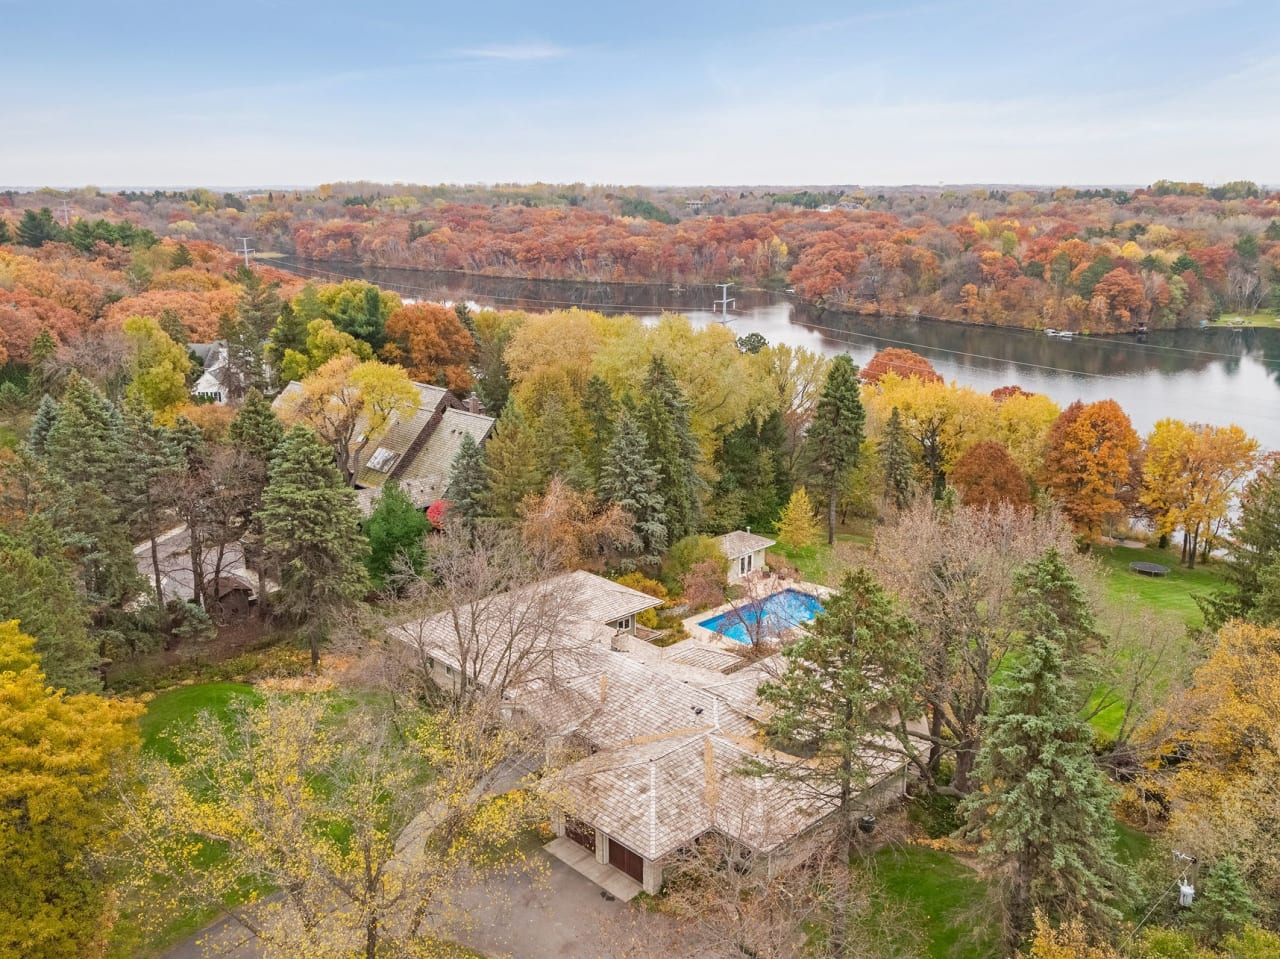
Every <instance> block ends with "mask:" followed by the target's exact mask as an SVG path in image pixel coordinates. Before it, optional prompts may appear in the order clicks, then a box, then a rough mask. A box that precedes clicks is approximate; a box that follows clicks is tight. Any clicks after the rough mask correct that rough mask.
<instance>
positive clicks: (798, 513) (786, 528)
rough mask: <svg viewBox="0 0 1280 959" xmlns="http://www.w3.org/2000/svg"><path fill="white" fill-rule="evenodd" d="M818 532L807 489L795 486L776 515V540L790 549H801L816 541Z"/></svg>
mask: <svg viewBox="0 0 1280 959" xmlns="http://www.w3.org/2000/svg"><path fill="white" fill-rule="evenodd" d="M818 533H819V529H818V521H817V519H816V518H815V517H814V515H813V501H812V500H811V499H810V498H809V491H808V490H806V489H805V488H804V487H803V486H797V487H796V488H795V491H794V492H793V493H792V494H791V499H789V500H787V505H786V506H785V507H783V510H782V515H781V516H779V517H778V542H779V543H781V544H782V545H783V546H786V547H788V548H790V549H803V548H804V547H806V546H812V545H814V544H815V543H816V542H818Z"/></svg>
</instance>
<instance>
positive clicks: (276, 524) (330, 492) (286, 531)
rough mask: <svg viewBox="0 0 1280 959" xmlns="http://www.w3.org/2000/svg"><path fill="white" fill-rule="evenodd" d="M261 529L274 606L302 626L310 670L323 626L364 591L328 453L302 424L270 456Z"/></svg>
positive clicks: (355, 540) (348, 515) (363, 545)
mask: <svg viewBox="0 0 1280 959" xmlns="http://www.w3.org/2000/svg"><path fill="white" fill-rule="evenodd" d="M262 529H263V539H264V546H265V549H266V556H267V559H268V560H269V561H270V562H271V564H272V565H273V567H274V568H275V569H276V570H277V571H278V572H279V582H280V591H279V592H278V593H277V595H276V597H275V600H274V602H275V604H276V605H277V606H278V607H279V608H280V609H282V610H283V611H284V612H286V613H288V614H291V615H292V616H294V617H295V618H297V619H298V620H299V621H301V622H302V623H303V624H304V626H305V628H306V632H307V636H308V640H309V642H310V645H311V664H312V666H316V665H318V664H319V662H320V639H321V635H322V633H323V632H324V631H325V628H326V626H327V624H328V623H329V621H330V620H331V619H332V617H333V616H334V614H335V613H336V612H337V611H338V610H340V609H341V608H342V607H344V606H347V605H349V604H351V603H353V602H355V601H357V600H358V599H359V598H360V597H361V596H362V595H364V593H365V591H366V589H367V588H368V585H369V581H368V577H367V575H366V573H365V568H364V558H365V556H366V554H367V552H368V543H367V542H366V541H365V538H364V536H363V535H362V534H361V533H360V513H359V510H358V509H357V508H356V503H355V495H354V493H352V491H351V490H350V488H348V486H347V485H346V483H344V482H343V480H342V476H341V475H339V473H338V470H337V468H336V467H335V466H334V465H333V453H332V451H331V450H330V449H329V447H328V446H326V445H325V444H324V443H323V442H322V441H321V440H320V439H319V438H318V437H317V436H316V435H315V434H314V433H312V432H311V431H310V430H308V429H306V428H305V427H302V426H295V427H294V428H293V429H292V430H290V431H289V432H288V434H287V435H286V436H285V438H284V442H282V443H281V444H280V448H279V449H278V450H277V452H276V456H275V460H274V461H273V462H272V464H271V479H270V482H269V483H268V484H267V489H266V492H265V493H264V494H263V497H262Z"/></svg>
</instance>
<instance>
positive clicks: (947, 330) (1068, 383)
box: [272, 259, 1280, 450]
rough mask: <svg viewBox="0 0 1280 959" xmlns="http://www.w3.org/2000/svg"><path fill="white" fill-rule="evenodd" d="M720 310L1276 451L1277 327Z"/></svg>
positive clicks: (586, 290) (415, 282) (602, 301)
mask: <svg viewBox="0 0 1280 959" xmlns="http://www.w3.org/2000/svg"><path fill="white" fill-rule="evenodd" d="M272 265H278V266H280V267H283V268H285V269H289V270H291V271H294V272H298V273H301V274H303V275H307V276H314V277H316V278H317V279H319V280H333V279H339V278H342V277H348V278H359V279H365V280H369V281H370V282H373V283H377V284H378V285H379V286H382V287H384V288H386V289H389V290H395V291H397V292H399V293H401V294H402V295H406V296H412V297H416V298H419V299H427V300H440V301H445V302H457V301H459V300H466V301H469V302H472V303H476V304H478V305H480V306H488V307H497V308H502V309H522V310H553V309H559V308H564V307H571V306H580V307H582V308H583V309H590V310H598V311H600V312H603V313H634V314H636V315H643V316H652V315H657V314H659V313H662V312H675V313H683V314H684V315H686V316H688V317H689V319H690V320H692V321H693V322H694V323H699V324H705V323H716V322H724V321H725V318H726V315H725V314H722V313H719V312H712V303H713V302H714V301H715V300H716V299H717V297H718V296H719V291H718V290H717V289H716V288H714V287H709V286H694V287H688V288H684V289H680V290H675V289H669V288H667V287H665V286H655V285H644V284H629V283H587V282H574V281H565V280H522V279H508V278H503V277H491V276H474V275H463V274H456V273H429V272H423V271H418V270H396V269H375V268H367V267H358V266H352V265H349V264H329V263H306V262H301V263H299V262H297V261H293V260H290V259H282V260H274V261H272ZM730 294H731V296H733V297H735V298H736V302H735V303H734V305H733V307H732V308H731V309H730V310H729V312H728V314H727V322H728V324H729V326H730V328H731V329H732V330H733V331H734V332H735V333H737V334H738V335H739V336H742V335H745V334H747V333H760V334H762V335H763V336H764V337H765V338H766V339H768V340H769V341H770V342H773V343H790V344H793V345H795V346H804V347H807V348H808V349H811V350H816V351H820V352H822V353H826V354H828V355H835V354H837V353H845V352H847V353H849V354H850V356H852V357H853V360H854V362H856V363H858V364H863V363H866V362H867V361H868V360H869V359H870V358H871V356H872V355H873V354H874V353H875V352H876V351H877V350H879V349H882V348H884V347H886V346H901V347H905V348H907V349H911V350H914V351H915V352H917V353H919V354H921V355H922V356H925V357H927V358H928V360H929V362H931V363H932V364H933V366H934V368H935V369H937V371H938V372H939V373H940V374H942V376H943V377H945V378H946V379H948V380H954V381H955V382H957V383H961V384H963V385H966V386H971V387H974V388H975V389H979V390H984V391H989V390H993V389H995V388H996V387H998V386H1004V385H1007V384H1015V383H1016V384H1017V385H1018V386H1021V387H1022V388H1023V389H1025V390H1029V391H1031V392H1036V393H1044V394H1046V395H1048V396H1050V397H1052V398H1053V399H1054V400H1055V401H1057V402H1058V403H1060V404H1062V405H1064V406H1065V405H1066V404H1068V403H1070V402H1072V401H1074V400H1078V399H1079V400H1084V401H1085V402H1091V401H1093V400H1100V399H1107V398H1110V399H1114V400H1116V401H1118V402H1119V403H1120V405H1121V406H1123V407H1124V409H1125V411H1126V412H1128V414H1129V416H1130V418H1131V419H1132V420H1133V425H1134V427H1135V428H1136V429H1137V430H1138V431H1139V432H1140V433H1144V434H1145V433H1146V432H1147V431H1149V430H1150V429H1151V427H1152V426H1153V425H1154V424H1155V422H1156V420H1159V419H1161V418H1163V417H1166V416H1171V417H1175V418H1177V419H1181V420H1186V421H1188V422H1199V423H1211V424H1215V425H1226V424H1228V423H1236V424H1239V425H1240V426H1242V427H1243V428H1244V429H1245V430H1247V431H1248V432H1249V433H1250V434H1251V435H1252V436H1255V437H1257V439H1258V440H1259V442H1260V443H1261V444H1262V446H1263V447H1264V448H1265V449H1271V450H1280V329H1274V330H1271V329H1245V330H1233V329H1226V328H1209V329H1203V330H1177V331H1171V332H1157V333H1150V334H1146V335H1145V336H1143V337H1142V338H1140V339H1139V338H1134V337H1100V336H1091V337H1082V336H1077V337H1075V338H1073V339H1062V338H1057V337H1049V336H1046V335H1045V334H1043V333H1034V332H1030V331H1026V330H1014V329H1003V328H999V327H990V326H966V325H963V324H959V323H945V322H941V321H937V320H923V319H911V318H908V317H860V316H851V315H848V314H843V313H834V312H831V311H825V310H819V309H817V308H816V307H814V306H812V305H810V304H807V303H804V302H801V301H798V300H797V299H796V298H795V297H793V296H787V295H786V294H781V293H767V292H756V291H753V292H738V293H734V292H733V291H730Z"/></svg>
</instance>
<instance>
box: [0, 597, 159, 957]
mask: <svg viewBox="0 0 1280 959" xmlns="http://www.w3.org/2000/svg"><path fill="white" fill-rule="evenodd" d="M34 643H35V640H33V639H32V638H31V637H30V636H27V635H25V634H24V633H22V632H21V631H20V630H19V628H18V623H17V621H16V620H14V621H10V622H7V623H0V863H3V864H4V869H3V872H2V873H0V955H3V956H30V957H40V959H62V957H66V959H78V957H82V956H91V955H95V954H97V953H98V951H99V950H100V947H101V946H102V941H103V939H104V938H105V937H106V934H107V932H108V931H109V930H110V927H111V922H110V916H109V915H108V913H107V908H106V907H107V903H106V895H105V894H106V890H105V888H104V887H103V884H102V881H101V879H100V877H97V876H94V875H92V874H91V872H90V870H89V868H88V866H89V861H88V860H89V859H90V857H92V856H94V854H95V853H97V852H100V851H101V850H102V849H103V848H104V846H105V844H106V843H107V842H108V840H109V839H110V837H111V834H112V830H111V828H110V826H109V825H108V823H109V818H110V817H109V815H108V813H109V811H110V809H111V807H112V805H113V797H114V795H115V793H114V790H113V789H112V788H111V781H110V773H111V768H112V766H113V765H114V764H116V763H117V762H119V761H121V760H122V759H123V758H124V757H126V756H127V755H128V754H129V752H130V751H131V750H132V749H133V747H134V746H135V744H136V741H137V730H136V728H135V724H134V720H135V719H136V717H137V716H138V714H139V713H140V712H141V708H140V707H138V706H136V705H134V704H132V703H125V702H119V701H114V700H108V699H104V698H102V697H101V696H94V695H88V694H81V695H75V696H68V695H66V694H65V693H64V692H62V691H61V690H54V689H50V688H49V687H48V686H46V685H45V676H44V673H43V672H41V671H40V660H39V657H38V656H37V655H36V653H35V652H34Z"/></svg>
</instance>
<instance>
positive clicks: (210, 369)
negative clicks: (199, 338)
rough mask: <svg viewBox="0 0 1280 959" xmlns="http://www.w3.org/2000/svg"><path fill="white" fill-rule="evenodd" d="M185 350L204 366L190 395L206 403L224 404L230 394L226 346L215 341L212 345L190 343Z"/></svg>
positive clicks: (229, 371)
mask: <svg viewBox="0 0 1280 959" xmlns="http://www.w3.org/2000/svg"><path fill="white" fill-rule="evenodd" d="M187 349H188V350H190V351H191V352H192V353H194V354H195V355H196V356H197V357H198V358H199V359H200V361H201V362H202V363H203V364H204V372H203V373H201V374H200V379H198V380H196V382H195V385H194V386H193V387H191V395H192V396H193V397H194V398H195V399H197V400H203V401H205V402H208V403H217V404H219V405H221V404H224V403H226V402H227V399H228V398H229V397H230V394H231V362H230V360H229V359H228V356H227V344H226V343H225V342H223V341H222V340H216V341H214V342H213V343H192V344H191V345H189V346H188V347H187Z"/></svg>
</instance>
